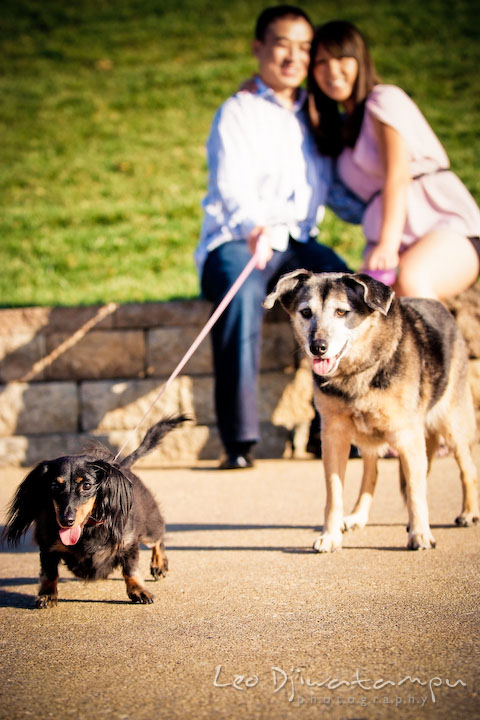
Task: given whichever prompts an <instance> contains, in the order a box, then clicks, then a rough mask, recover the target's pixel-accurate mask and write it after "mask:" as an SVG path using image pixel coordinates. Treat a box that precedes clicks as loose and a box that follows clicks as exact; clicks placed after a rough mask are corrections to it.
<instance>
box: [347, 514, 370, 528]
mask: <svg viewBox="0 0 480 720" xmlns="http://www.w3.org/2000/svg"><path fill="white" fill-rule="evenodd" d="M366 524H367V518H366V517H365V516H364V515H362V513H352V514H351V515H345V517H344V518H343V529H344V531H345V532H347V531H348V530H360V529H361V528H364V527H365V525H366Z"/></svg>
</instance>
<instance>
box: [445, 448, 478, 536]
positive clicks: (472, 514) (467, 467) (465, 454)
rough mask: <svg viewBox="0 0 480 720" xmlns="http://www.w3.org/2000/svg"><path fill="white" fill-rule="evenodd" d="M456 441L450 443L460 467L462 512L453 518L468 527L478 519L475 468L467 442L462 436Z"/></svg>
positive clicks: (458, 523) (457, 522)
mask: <svg viewBox="0 0 480 720" xmlns="http://www.w3.org/2000/svg"><path fill="white" fill-rule="evenodd" d="M456 441H457V442H456V443H455V442H454V443H452V445H453V448H452V449H453V452H454V455H455V459H456V461H457V464H458V467H459V468H460V478H461V481H462V490H463V503H462V512H461V514H460V515H459V516H458V517H457V518H455V522H456V524H457V525H460V526H461V527H469V526H470V525H476V524H477V523H478V522H479V520H480V513H479V509H478V479H477V470H476V467H475V463H474V462H473V458H472V453H471V448H470V446H469V443H468V442H467V441H466V440H465V439H464V438H462V437H457V438H456Z"/></svg>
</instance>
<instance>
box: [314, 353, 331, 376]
mask: <svg viewBox="0 0 480 720" xmlns="http://www.w3.org/2000/svg"><path fill="white" fill-rule="evenodd" d="M336 359H337V358H336V357H333V358H314V359H313V372H314V373H316V374H317V375H326V374H327V373H329V372H330V370H331V369H332V368H333V366H334V365H335V360H336Z"/></svg>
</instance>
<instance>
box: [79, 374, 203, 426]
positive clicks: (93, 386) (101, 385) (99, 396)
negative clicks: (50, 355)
mask: <svg viewBox="0 0 480 720" xmlns="http://www.w3.org/2000/svg"><path fill="white" fill-rule="evenodd" d="M184 384H185V379H184V378H182V377H179V378H177V379H176V380H175V381H174V382H173V383H172V384H171V385H170V387H169V388H168V390H167V391H166V392H165V393H164V394H162V395H161V397H160V398H159V399H158V401H157V402H156V403H155V405H154V407H153V408H152V409H151V411H150V412H149V414H148V416H147V417H146V418H145V422H144V423H142V429H143V432H146V431H147V429H148V428H149V427H150V426H151V425H154V424H155V423H156V422H158V421H159V420H162V419H163V418H165V417H168V416H170V415H177V414H179V413H185V412H188V407H189V406H187V407H185V394H187V397H188V389H187V392H186V391H185V388H184V387H183V385H184ZM163 385H164V384H163V383H159V382H158V381H156V380H126V381H123V382H115V381H113V380H112V381H109V380H104V381H98V382H90V381H85V382H83V383H82V384H81V388H80V400H81V427H82V429H83V430H84V431H86V432H92V431H94V430H96V431H102V432H107V433H108V432H111V431H114V430H131V429H132V428H134V427H135V426H136V425H137V423H138V422H140V420H141V419H142V417H143V415H144V414H145V412H146V411H147V410H148V408H149V407H150V405H151V404H152V402H153V401H154V400H155V398H156V397H157V395H158V394H159V393H160V391H161V389H162V387H163Z"/></svg>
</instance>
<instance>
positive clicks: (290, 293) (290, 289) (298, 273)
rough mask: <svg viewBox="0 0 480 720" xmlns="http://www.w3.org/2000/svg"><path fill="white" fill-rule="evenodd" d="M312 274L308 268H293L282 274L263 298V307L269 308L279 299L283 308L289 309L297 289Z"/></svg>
mask: <svg viewBox="0 0 480 720" xmlns="http://www.w3.org/2000/svg"><path fill="white" fill-rule="evenodd" d="M312 275H313V273H311V272H310V271H309V270H294V271H293V272H290V273H287V274H286V275H282V277H281V278H280V279H279V281H278V282H277V284H276V286H275V288H274V290H273V291H272V292H271V293H270V295H267V297H266V298H265V300H264V302H263V307H264V308H266V309H267V310H270V309H271V308H273V306H274V305H275V303H276V302H277V300H279V301H280V302H281V303H282V305H283V307H284V308H285V310H287V311H290V309H291V307H292V304H293V302H294V300H295V298H296V296H297V293H298V291H299V290H300V289H301V288H302V287H303V286H304V285H305V283H306V282H307V280H309V278H311V277H312Z"/></svg>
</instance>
